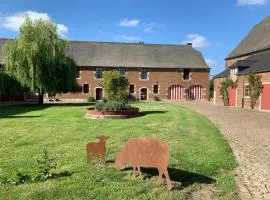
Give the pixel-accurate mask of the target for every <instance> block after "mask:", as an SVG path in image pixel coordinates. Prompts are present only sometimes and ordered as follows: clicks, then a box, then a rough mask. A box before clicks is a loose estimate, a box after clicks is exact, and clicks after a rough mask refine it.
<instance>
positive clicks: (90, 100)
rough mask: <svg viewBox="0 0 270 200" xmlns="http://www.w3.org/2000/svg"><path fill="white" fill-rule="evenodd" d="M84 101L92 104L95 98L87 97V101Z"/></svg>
mask: <svg viewBox="0 0 270 200" xmlns="http://www.w3.org/2000/svg"><path fill="white" fill-rule="evenodd" d="M86 101H87V102H94V101H95V98H94V97H91V96H90V97H88V98H87V99H86Z"/></svg>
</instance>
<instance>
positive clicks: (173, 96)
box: [168, 85, 185, 100]
mask: <svg viewBox="0 0 270 200" xmlns="http://www.w3.org/2000/svg"><path fill="white" fill-rule="evenodd" d="M184 93H185V88H184V87H183V86H181V85H171V86H170V87H169V88H168V99H169V100H182V99H184Z"/></svg>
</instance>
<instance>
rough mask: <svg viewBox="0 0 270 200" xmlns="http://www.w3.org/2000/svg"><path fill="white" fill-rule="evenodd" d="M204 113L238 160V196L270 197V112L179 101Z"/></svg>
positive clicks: (249, 197) (247, 198)
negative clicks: (223, 137)
mask: <svg viewBox="0 0 270 200" xmlns="http://www.w3.org/2000/svg"><path fill="white" fill-rule="evenodd" d="M181 105H184V106H187V107H189V108H191V109H194V110H197V111H198V112H201V113H202V114H204V115H205V116H207V117H208V118H209V119H210V120H211V121H212V122H214V123H215V124H216V126H217V127H218V128H219V129H220V131H221V132H222V134H223V135H224V136H225V137H226V138H227V139H228V141H229V143H230V145H231V147H232V149H233V151H234V155H235V156H236V160H237V162H238V164H239V166H238V168H237V184H238V187H239V195H240V198H241V199H244V200H249V199H256V200H257V199H258V200H259V199H269V200H270V113H268V112H259V111H250V110H244V109H240V108H227V107H224V106H216V105H213V104H212V103H208V102H187V103H181Z"/></svg>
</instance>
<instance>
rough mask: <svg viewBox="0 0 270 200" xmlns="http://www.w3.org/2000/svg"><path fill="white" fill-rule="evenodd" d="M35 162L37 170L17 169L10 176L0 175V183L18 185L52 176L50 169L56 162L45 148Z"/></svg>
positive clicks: (44, 179)
mask: <svg viewBox="0 0 270 200" xmlns="http://www.w3.org/2000/svg"><path fill="white" fill-rule="evenodd" d="M37 163H38V170H33V171H31V173H27V172H23V171H17V172H15V173H13V175H12V176H11V177H0V185H3V184H12V185H20V184H24V183H27V182H36V181H46V180H47V179H49V178H50V177H53V176H54V174H53V172H52V170H53V169H55V168H56V163H55V162H54V158H52V157H50V156H49V154H48V151H47V150H46V149H45V150H44V151H43V155H42V158H41V159H38V160H37ZM36 172H37V173H36ZM65 175H67V176H68V175H70V173H69V172H65Z"/></svg>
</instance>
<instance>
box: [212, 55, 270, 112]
mask: <svg viewBox="0 0 270 200" xmlns="http://www.w3.org/2000/svg"><path fill="white" fill-rule="evenodd" d="M254 55H256V54H254ZM250 56H251V55H250ZM248 57H249V56H242V57H238V58H234V59H229V60H226V68H227V67H228V66H230V65H232V64H233V63H235V62H236V61H238V60H243V59H246V58H248ZM258 74H260V75H261V76H262V78H261V81H262V84H263V85H264V84H270V72H263V73H258ZM224 79H226V77H223V78H216V79H215V80H214V103H215V104H217V105H223V104H224V103H223V101H222V98H221V94H220V91H219V90H220V83H221V82H222V80H224ZM246 85H248V80H247V77H246V76H243V75H240V76H237V88H236V107H240V108H250V98H249V97H248V96H245V94H244V90H245V86H246ZM269 95H270V94H269ZM255 109H259V110H261V96H260V97H259V99H258V101H257V105H256V106H255Z"/></svg>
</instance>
